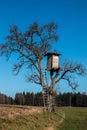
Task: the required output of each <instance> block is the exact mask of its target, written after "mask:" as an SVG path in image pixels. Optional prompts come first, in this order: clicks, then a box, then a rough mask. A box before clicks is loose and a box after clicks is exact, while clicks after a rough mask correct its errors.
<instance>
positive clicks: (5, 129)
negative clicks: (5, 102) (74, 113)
mask: <svg viewBox="0 0 87 130" xmlns="http://www.w3.org/2000/svg"><path fill="white" fill-rule="evenodd" d="M10 107H11V106H10ZM13 107H14V106H13ZM17 108H18V109H20V107H17ZM6 109H9V110H10V108H9V107H6ZM14 109H15V108H14ZM62 114H63V113H62V111H61V110H58V109H57V111H56V113H48V112H45V113H44V112H42V113H37V114H35V113H33V114H29V115H22V114H21V115H18V116H16V117H15V116H14V118H9V117H8V116H5V115H4V117H3V116H1V117H0V130H46V129H47V128H48V127H51V126H52V127H54V129H56V127H57V126H58V122H59V121H60V120H61V116H60V115H62Z"/></svg>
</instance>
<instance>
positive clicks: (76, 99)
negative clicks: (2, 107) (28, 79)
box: [0, 92, 87, 107]
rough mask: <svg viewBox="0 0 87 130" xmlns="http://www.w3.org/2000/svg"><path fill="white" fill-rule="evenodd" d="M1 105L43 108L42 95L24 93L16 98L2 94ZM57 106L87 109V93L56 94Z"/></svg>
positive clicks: (0, 96)
mask: <svg viewBox="0 0 87 130" xmlns="http://www.w3.org/2000/svg"><path fill="white" fill-rule="evenodd" d="M0 104H15V105H29V106H43V96H42V93H41V92H39V93H36V94H35V93H30V92H26V93H25V92H23V93H17V94H16V95H15V98H12V97H8V96H6V95H4V94H1V93H0ZM55 104H56V106H80V107H87V95H86V94H85V93H63V94H62V93H59V94H55Z"/></svg>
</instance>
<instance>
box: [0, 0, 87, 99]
mask: <svg viewBox="0 0 87 130" xmlns="http://www.w3.org/2000/svg"><path fill="white" fill-rule="evenodd" d="M35 21H38V22H39V23H40V24H45V23H49V22H51V21H54V22H56V23H57V24H58V35H59V41H58V44H57V45H56V47H57V48H58V50H59V51H60V52H61V53H62V56H61V61H62V60H65V59H69V60H73V61H76V62H80V63H82V64H83V65H84V66H85V67H86V68H87V58H86V56H87V1H86V0H0V42H3V41H4V40H3V39H4V37H5V36H6V35H8V30H9V26H10V25H12V24H17V25H18V26H19V28H20V29H21V30H25V29H27V27H28V26H29V25H30V24H32V23H33V22H35ZM14 63H15V59H12V58H11V59H10V60H9V62H6V59H5V57H0V92H1V93H4V94H7V95H9V96H13V97H14V95H15V93H16V92H23V91H25V92H26V91H30V92H32V91H33V92H38V91H41V88H40V87H38V86H35V85H34V84H31V83H27V82H25V71H22V72H21V73H20V74H19V75H18V76H14V75H13V73H12V66H13V64H14ZM78 81H79V87H78V89H77V92H78V91H80V92H84V91H85V92H87V77H85V78H81V77H80V78H79V79H78ZM60 91H61V92H68V91H72V90H71V89H70V88H69V87H68V85H67V84H64V83H62V84H61V88H60Z"/></svg>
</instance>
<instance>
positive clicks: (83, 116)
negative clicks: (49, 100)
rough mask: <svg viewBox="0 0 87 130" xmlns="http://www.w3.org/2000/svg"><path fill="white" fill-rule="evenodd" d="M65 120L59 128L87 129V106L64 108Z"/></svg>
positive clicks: (63, 129) (61, 129) (58, 129)
mask: <svg viewBox="0 0 87 130" xmlns="http://www.w3.org/2000/svg"><path fill="white" fill-rule="evenodd" d="M62 110H63V111H64V112H65V115H66V116H65V120H64V122H63V123H62V124H61V125H60V126H59V127H58V128H57V130H87V108H72V107H71V108H62Z"/></svg>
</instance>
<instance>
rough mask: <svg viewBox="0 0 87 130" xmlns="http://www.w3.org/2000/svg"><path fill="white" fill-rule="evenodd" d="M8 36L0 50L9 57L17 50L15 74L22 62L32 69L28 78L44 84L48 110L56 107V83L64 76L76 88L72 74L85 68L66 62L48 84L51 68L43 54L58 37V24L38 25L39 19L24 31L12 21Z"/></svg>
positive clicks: (22, 64)
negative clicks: (48, 68) (47, 75)
mask: <svg viewBox="0 0 87 130" xmlns="http://www.w3.org/2000/svg"><path fill="white" fill-rule="evenodd" d="M5 40H6V42H5V43H3V44H1V45H0V54H1V55H5V56H6V57H7V59H9V57H10V56H11V54H12V53H18V57H17V60H18V62H17V63H16V64H15V65H14V68H13V71H14V72H15V74H18V73H19V72H20V70H21V69H22V67H23V66H25V67H27V68H28V69H29V70H32V73H29V75H28V77H27V78H28V80H29V81H32V82H34V83H36V84H38V85H41V86H42V89H43V91H44V92H45V94H46V95H45V96H46V97H45V99H44V104H45V108H46V110H49V111H53V109H54V107H53V106H54V101H53V93H54V87H55V85H56V84H57V83H59V81H60V80H61V79H62V80H66V81H67V82H68V84H69V85H70V86H71V87H72V88H76V87H77V86H78V83H77V82H75V81H74V79H73V76H72V74H77V75H82V76H83V75H85V69H84V67H83V66H82V65H81V64H75V63H72V62H64V64H63V65H62V66H61V68H59V69H58V70H57V71H55V72H53V74H50V83H49V85H48V84H47V81H46V80H47V77H46V73H48V71H47V70H46V67H45V66H44V63H45V62H46V60H44V58H45V56H46V54H47V53H48V52H50V51H51V49H52V46H53V44H54V43H55V42H57V40H58V36H57V25H56V24H55V23H54V22H51V23H49V24H45V25H43V26H39V24H38V23H37V22H36V23H34V24H32V25H30V27H29V28H28V29H27V31H25V32H22V31H20V30H19V29H18V27H17V26H16V25H12V26H11V27H10V30H9V35H8V36H7V37H6V39H5ZM43 62H44V63H43ZM48 99H49V100H48Z"/></svg>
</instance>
